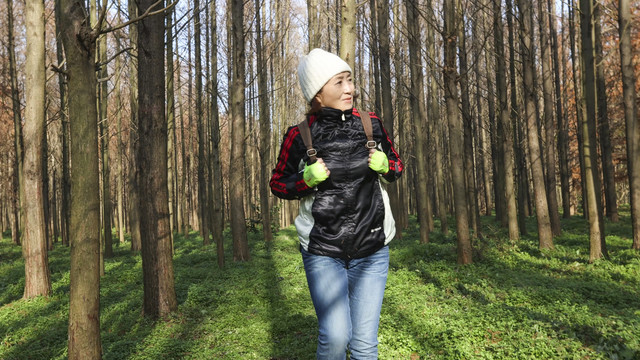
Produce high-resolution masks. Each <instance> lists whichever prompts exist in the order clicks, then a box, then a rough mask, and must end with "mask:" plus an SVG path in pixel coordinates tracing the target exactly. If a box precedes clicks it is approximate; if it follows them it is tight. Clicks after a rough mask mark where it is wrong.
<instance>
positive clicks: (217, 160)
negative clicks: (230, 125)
mask: <svg viewBox="0 0 640 360" xmlns="http://www.w3.org/2000/svg"><path fill="white" fill-rule="evenodd" d="M216 9H217V7H216V0H213V1H211V34H212V38H211V47H212V51H211V77H212V79H213V83H212V84H211V91H212V93H211V97H212V99H211V146H212V148H211V168H212V172H211V174H212V177H213V181H211V187H212V189H211V193H212V194H213V206H212V208H211V210H212V212H213V214H212V215H213V223H212V224H211V234H212V236H213V241H215V242H216V245H217V255H218V267H219V268H223V267H224V238H223V231H224V181H223V180H224V177H223V174H222V163H221V157H220V116H219V111H218V96H219V94H218V89H219V84H218V31H217V27H218V22H217V19H216V15H217V13H216Z"/></svg>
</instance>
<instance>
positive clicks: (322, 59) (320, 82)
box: [298, 49, 352, 103]
mask: <svg viewBox="0 0 640 360" xmlns="http://www.w3.org/2000/svg"><path fill="white" fill-rule="evenodd" d="M345 71H348V72H352V70H351V67H350V66H349V64H347V63H346V62H345V61H344V60H342V59H341V58H340V57H339V56H337V55H335V54H332V53H330V52H326V51H324V50H322V49H313V50H311V51H310V52H309V54H308V55H305V56H303V57H302V58H301V59H300V64H299V65H298V80H299V81H300V88H301V89H302V95H304V98H305V99H306V100H307V102H308V103H310V102H311V100H312V99H313V97H314V96H316V94H317V93H318V92H319V91H320V89H322V87H323V86H324V85H325V84H326V83H327V81H329V80H330V79H331V78H332V77H333V76H334V75H336V74H339V73H341V72H345Z"/></svg>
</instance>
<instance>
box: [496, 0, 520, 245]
mask: <svg viewBox="0 0 640 360" xmlns="http://www.w3.org/2000/svg"><path fill="white" fill-rule="evenodd" d="M493 36H494V44H495V56H496V87H497V91H498V93H497V95H496V96H497V98H498V117H499V121H500V123H501V124H502V131H503V134H504V138H503V140H504V142H503V145H502V152H503V156H504V157H503V159H502V161H503V164H504V166H503V168H504V189H500V190H501V191H504V195H505V198H506V209H505V210H506V213H507V214H506V215H507V219H508V228H509V239H510V240H511V241H516V240H518V239H519V238H520V232H519V230H518V210H517V207H516V188H515V176H514V173H513V169H514V153H513V129H512V126H511V122H510V119H509V104H508V101H507V78H506V62H505V60H506V58H505V54H504V43H503V39H504V35H503V26H502V10H501V1H500V0H493Z"/></svg>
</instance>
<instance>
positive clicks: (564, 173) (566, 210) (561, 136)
mask: <svg viewBox="0 0 640 360" xmlns="http://www.w3.org/2000/svg"><path fill="white" fill-rule="evenodd" d="M546 10H547V11H548V12H549V34H550V36H549V38H550V39H551V58H552V60H553V71H554V81H555V95H556V99H555V100H556V101H555V105H556V131H557V134H558V142H557V146H558V163H559V164H558V165H559V166H558V168H559V170H560V193H561V194H562V217H563V218H565V219H567V218H569V216H571V201H570V194H571V193H570V191H571V188H570V186H569V160H568V158H567V142H568V141H569V140H568V134H567V130H566V129H567V126H566V123H567V119H565V118H564V114H563V111H562V94H561V87H560V61H559V60H558V39H557V33H556V16H555V15H556V9H555V0H547V8H546ZM547 146H551V144H547Z"/></svg>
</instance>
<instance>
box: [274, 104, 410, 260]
mask: <svg viewBox="0 0 640 360" xmlns="http://www.w3.org/2000/svg"><path fill="white" fill-rule="evenodd" d="M308 120H309V126H310V129H311V135H312V138H313V147H314V148H315V149H316V150H317V152H318V158H322V159H323V160H324V162H325V164H326V165H327V168H328V169H329V170H330V171H331V175H330V176H329V178H328V179H327V180H325V181H323V182H322V183H320V184H319V185H318V186H317V187H316V188H309V187H308V186H307V185H306V184H305V182H304V180H303V178H302V172H303V170H304V165H305V163H306V162H307V161H308V160H309V158H308V157H307V155H306V147H305V145H304V142H303V140H302V137H301V136H300V131H299V129H298V126H292V127H290V128H289V129H288V130H287V133H286V134H285V136H284V140H283V142H282V146H281V149H280V153H279V156H278V164H277V166H276V168H275V169H274V170H273V176H272V177H271V181H270V183H269V184H270V186H271V191H272V192H273V194H275V195H276V196H278V197H280V198H283V199H301V202H300V215H299V216H298V217H297V218H296V221H295V225H296V228H297V230H298V236H299V238H300V244H301V245H302V247H303V248H304V249H305V250H307V251H309V252H310V253H312V254H316V255H326V256H331V257H338V258H344V259H353V258H361V257H365V256H368V255H370V254H372V253H374V252H376V251H378V250H379V249H380V248H381V247H383V246H384V245H385V244H387V243H388V242H389V241H391V239H392V238H393V236H394V235H395V224H394V221H393V216H392V214H391V210H390V207H389V198H388V195H387V193H386V190H385V186H384V184H382V183H381V179H384V180H385V181H387V182H391V181H394V180H395V179H397V178H398V177H400V174H401V173H402V170H403V165H402V161H401V160H400V158H399V157H398V154H397V153H396V151H395V150H394V149H393V146H392V143H391V140H390V139H389V137H388V135H387V133H386V131H385V130H384V128H383V126H382V122H381V121H380V119H379V118H378V117H377V116H376V115H375V114H373V113H371V123H372V128H373V138H374V140H375V142H376V144H377V148H378V150H381V151H383V152H384V153H385V154H386V155H387V157H388V159H389V172H388V173H387V174H385V175H378V173H376V172H375V171H373V170H371V169H370V168H369V166H368V158H369V149H367V148H366V143H367V138H366V135H365V132H364V129H363V127H362V120H361V119H360V115H359V114H358V112H357V110H355V109H354V110H353V111H352V110H349V111H346V112H342V111H340V110H336V109H331V108H324V109H322V111H320V112H319V113H318V114H317V115H311V116H310V117H309V119H308Z"/></svg>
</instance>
